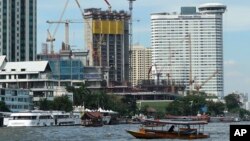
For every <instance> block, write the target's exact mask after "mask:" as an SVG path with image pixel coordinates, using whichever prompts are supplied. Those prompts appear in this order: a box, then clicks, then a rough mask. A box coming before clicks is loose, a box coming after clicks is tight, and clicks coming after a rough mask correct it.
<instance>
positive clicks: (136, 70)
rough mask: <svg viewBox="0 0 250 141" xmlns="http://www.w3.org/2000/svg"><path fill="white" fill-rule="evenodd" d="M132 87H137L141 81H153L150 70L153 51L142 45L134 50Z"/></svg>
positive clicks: (136, 46) (135, 46)
mask: <svg viewBox="0 0 250 141" xmlns="http://www.w3.org/2000/svg"><path fill="white" fill-rule="evenodd" d="M132 60H133V62H132V71H133V72H132V85H133V86H137V85H138V83H139V81H140V80H146V79H151V78H152V75H151V74H149V69H150V68H151V65H152V61H151V60H152V50H151V48H145V47H143V46H140V45H134V46H133V49H132Z"/></svg>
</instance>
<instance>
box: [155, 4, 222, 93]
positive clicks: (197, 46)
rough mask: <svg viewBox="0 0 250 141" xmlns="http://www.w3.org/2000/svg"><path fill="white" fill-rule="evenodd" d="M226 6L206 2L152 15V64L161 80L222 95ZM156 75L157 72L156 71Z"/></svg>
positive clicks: (189, 88) (188, 88)
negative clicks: (179, 10)
mask: <svg viewBox="0 0 250 141" xmlns="http://www.w3.org/2000/svg"><path fill="white" fill-rule="evenodd" d="M225 10H226V6H225V5H223V4H219V3H206V4H203V5H200V6H199V7H198V11H197V10H196V7H182V8H181V13H180V14H178V13H177V12H174V13H154V14H151V29H152V40H151V41H152V50H153V51H152V64H155V65H157V69H161V70H162V71H161V73H162V75H161V79H166V78H167V77H169V78H170V79H171V80H175V81H182V82H184V83H185V85H186V86H187V90H198V89H197V88H199V91H204V92H206V93H207V94H210V95H216V96H223V92H224V91H223V24H222V23H223V20H222V17H223V13H224V12H225ZM153 73H156V70H154V72H153Z"/></svg>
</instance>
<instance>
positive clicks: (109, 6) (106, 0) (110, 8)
mask: <svg viewBox="0 0 250 141" xmlns="http://www.w3.org/2000/svg"><path fill="white" fill-rule="evenodd" d="M104 1H105V2H106V4H107V5H108V8H109V12H111V11H112V7H111V5H110V3H109V2H108V0H104Z"/></svg>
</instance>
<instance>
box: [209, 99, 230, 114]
mask: <svg viewBox="0 0 250 141" xmlns="http://www.w3.org/2000/svg"><path fill="white" fill-rule="evenodd" d="M207 107H208V113H209V115H211V116H218V115H223V114H224V110H225V107H226V105H225V104H224V103H222V102H213V101H207Z"/></svg>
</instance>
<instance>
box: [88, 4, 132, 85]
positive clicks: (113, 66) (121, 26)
mask: <svg viewBox="0 0 250 141" xmlns="http://www.w3.org/2000/svg"><path fill="white" fill-rule="evenodd" d="M129 18H130V14H128V13H127V12H125V11H119V12H117V11H102V10H101V9H97V8H90V9H85V10H84V19H85V22H84V24H85V43H86V47H88V49H89V65H90V66H101V67H105V68H109V69H108V71H109V72H108V74H109V75H108V80H109V81H110V83H109V84H111V85H112V84H114V83H112V82H116V84H124V83H125V82H128V79H129Z"/></svg>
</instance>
